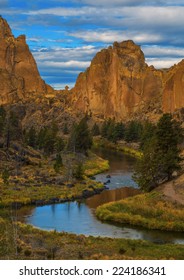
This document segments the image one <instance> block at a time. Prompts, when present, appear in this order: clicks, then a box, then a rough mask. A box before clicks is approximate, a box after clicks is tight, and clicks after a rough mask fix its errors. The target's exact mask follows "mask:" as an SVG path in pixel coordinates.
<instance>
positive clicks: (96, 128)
mask: <svg viewBox="0 0 184 280" xmlns="http://www.w3.org/2000/svg"><path fill="white" fill-rule="evenodd" d="M91 134H92V135H93V136H98V135H100V129H99V126H98V125H97V124H96V123H95V124H94V125H93V127H92V129H91Z"/></svg>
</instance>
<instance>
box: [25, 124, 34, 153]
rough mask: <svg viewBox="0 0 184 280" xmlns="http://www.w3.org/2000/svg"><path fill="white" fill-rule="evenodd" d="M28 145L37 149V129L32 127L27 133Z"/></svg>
mask: <svg viewBox="0 0 184 280" xmlns="http://www.w3.org/2000/svg"><path fill="white" fill-rule="evenodd" d="M25 138H26V143H27V145H29V146H31V147H33V148H36V144H37V134H36V130H35V128H34V127H33V126H32V127H31V128H30V129H29V131H28V132H27V133H26V136H25Z"/></svg>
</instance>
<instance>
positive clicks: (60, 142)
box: [55, 136, 65, 153]
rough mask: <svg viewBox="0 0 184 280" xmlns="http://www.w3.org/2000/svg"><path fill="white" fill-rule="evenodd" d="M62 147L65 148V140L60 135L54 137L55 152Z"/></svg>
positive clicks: (59, 150) (61, 149)
mask: <svg viewBox="0 0 184 280" xmlns="http://www.w3.org/2000/svg"><path fill="white" fill-rule="evenodd" d="M64 148H65V142H64V141H63V139H62V138H61V137H59V136H57V137H56V139H55V149H56V152H57V153H59V152H61V151H63V150H64Z"/></svg>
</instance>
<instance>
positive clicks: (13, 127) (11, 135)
mask: <svg viewBox="0 0 184 280" xmlns="http://www.w3.org/2000/svg"><path fill="white" fill-rule="evenodd" d="M4 137H5V146H6V148H9V146H10V142H11V141H12V140H19V141H20V140H22V138H23V134H22V126H21V122H20V120H19V117H18V115H17V114H16V113H15V112H14V111H10V112H9V113H8V114H7V115H6V119H5V126H4Z"/></svg>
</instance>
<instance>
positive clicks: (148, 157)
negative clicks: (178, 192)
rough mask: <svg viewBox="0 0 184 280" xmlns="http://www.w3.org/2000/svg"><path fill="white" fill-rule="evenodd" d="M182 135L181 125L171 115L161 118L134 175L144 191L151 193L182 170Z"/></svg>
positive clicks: (145, 144) (144, 147)
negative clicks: (180, 153) (180, 145)
mask: <svg viewBox="0 0 184 280" xmlns="http://www.w3.org/2000/svg"><path fill="white" fill-rule="evenodd" d="M182 135H183V131H182V128H181V126H180V124H179V123H178V122H176V121H175V120H173V119H172V116H171V115H170V114H164V115H163V116H162V117H161V118H160V120H159V122H158V124H157V127H156V129H155V133H154V134H153V136H152V137H151V136H150V138H149V141H146V142H145V143H144V145H143V157H142V158H141V159H140V161H139V163H138V165H137V168H136V172H135V174H134V179H135V181H136V182H137V183H138V184H139V186H140V187H141V188H142V189H143V190H145V191H150V190H152V189H153V188H155V187H156V186H158V184H159V183H161V182H163V181H165V180H170V179H171V178H172V174H173V172H174V171H176V170H179V169H180V161H181V158H180V156H179V152H180V151H179V149H178V144H179V143H180V142H181V139H182V137H183V136H182Z"/></svg>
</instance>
